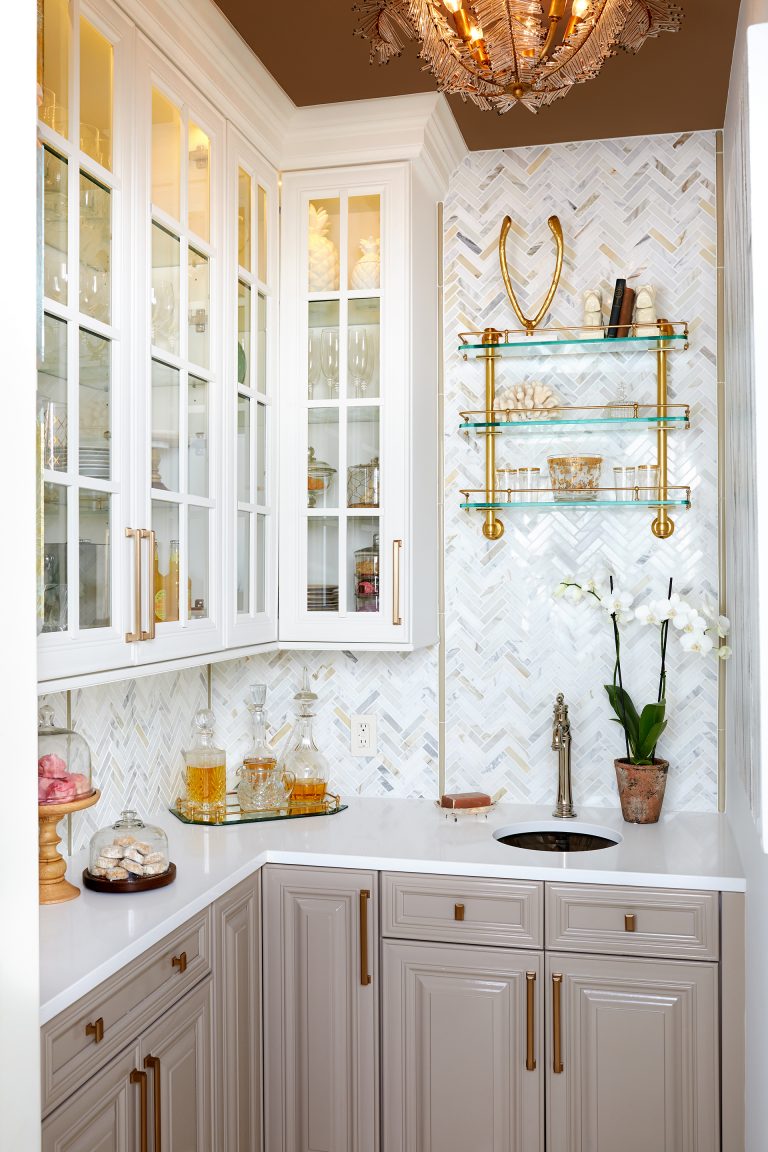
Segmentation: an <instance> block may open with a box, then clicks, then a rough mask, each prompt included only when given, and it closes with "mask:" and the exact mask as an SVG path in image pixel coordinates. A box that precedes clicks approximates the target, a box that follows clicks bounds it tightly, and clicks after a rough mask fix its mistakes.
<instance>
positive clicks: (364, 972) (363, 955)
mask: <svg viewBox="0 0 768 1152" xmlns="http://www.w3.org/2000/svg"><path fill="white" fill-rule="evenodd" d="M370 898H371V894H370V892H369V891H368V889H367V888H363V889H362V890H361V892H360V983H361V984H362V985H363V986H365V985H367V984H370V982H371V976H370V973H369V971H368V901H369V900H370Z"/></svg>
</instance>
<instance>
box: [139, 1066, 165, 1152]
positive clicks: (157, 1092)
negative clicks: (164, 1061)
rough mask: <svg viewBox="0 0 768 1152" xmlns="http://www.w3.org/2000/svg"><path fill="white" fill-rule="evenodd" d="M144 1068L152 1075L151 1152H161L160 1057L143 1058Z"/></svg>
mask: <svg viewBox="0 0 768 1152" xmlns="http://www.w3.org/2000/svg"><path fill="white" fill-rule="evenodd" d="M144 1067H145V1068H149V1069H151V1071H152V1072H153V1073H154V1077H155V1082H154V1096H153V1109H154V1118H155V1124H154V1128H155V1146H154V1149H153V1152H162V1149H161V1144H162V1139H163V1134H162V1125H161V1123H160V1057H159V1056H145V1057H144Z"/></svg>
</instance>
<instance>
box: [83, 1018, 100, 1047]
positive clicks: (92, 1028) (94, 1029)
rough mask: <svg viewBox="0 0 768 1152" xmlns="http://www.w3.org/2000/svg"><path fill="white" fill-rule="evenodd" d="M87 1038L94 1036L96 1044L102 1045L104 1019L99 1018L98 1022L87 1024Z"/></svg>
mask: <svg viewBox="0 0 768 1152" xmlns="http://www.w3.org/2000/svg"><path fill="white" fill-rule="evenodd" d="M85 1034H86V1036H93V1042H94V1044H101V1042H102V1040H103V1039H104V1017H103V1016H99V1018H98V1020H94V1022H93V1024H86V1026H85Z"/></svg>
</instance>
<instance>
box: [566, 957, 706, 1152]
mask: <svg viewBox="0 0 768 1152" xmlns="http://www.w3.org/2000/svg"><path fill="white" fill-rule="evenodd" d="M557 973H560V974H562V992H561V1009H562V1010H561V1019H562V1025H561V1028H562V1032H561V1043H562V1064H563V1070H562V1072H560V1073H555V1072H554V1070H553V1067H552V1061H549V1062H548V1063H549V1067H548V1112H549V1131H550V1145H549V1146H550V1148H551V1150H552V1152H615V1150H616V1149H617V1148H621V1150H622V1152H716V1150H717V1148H718V1147H719V1135H718V1125H719V1121H718V1027H717V966H716V965H715V964H685V963H679V962H676V961H673V960H670V961H660V960H625V959H614V960H608V959H604V958H602V957H601V958H599V959H596V958H594V957H590V956H570V955H568V956H550V957H548V958H547V982H548V993H547V995H548V999H549V1004H550V1006H551V1005H553V1002H554V1001H553V999H552V997H553V996H554V993H553V991H552V988H553V981H552V976H553V975H554V974H557ZM550 1027H552V1025H550ZM553 1044H554V1034H553Z"/></svg>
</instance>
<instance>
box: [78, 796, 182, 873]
mask: <svg viewBox="0 0 768 1152" xmlns="http://www.w3.org/2000/svg"><path fill="white" fill-rule="evenodd" d="M88 861H89V863H88V869H87V871H86V872H85V873H84V875H83V881H84V883H85V884H86V885H87V886H88V887H92V888H97V889H98V890H100V891H104V890H109V888H110V886H111V885H119V888H118V887H116V888H115V891H118V890H119V891H125V890H126V888H130V887H131V886H133V887H134V888H142V887H145V888H149V887H153V888H157V887H160V886H161V885H163V884H170V883H171V881H172V880H173V878H174V876H175V875H176V868H175V865H174V864H172V863H171V861H170V859H169V856H168V837H167V836H166V834H165V832H164V831H163V829H162V828H158V827H156V826H155V825H154V824H146V823H145V822H144V821H143V820H141V819H140V817H139V816H138V815H137V814H136V812H134V811H133V810H131V809H126V810H125V811H124V812H121V814H120V817H119V819H118V820H116V821H115V823H114V824H110V825H109V826H108V827H106V828H100V829H99V831H98V832H95V833H94V834H93V836H92V837H91V843H90V848H89V852H88Z"/></svg>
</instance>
